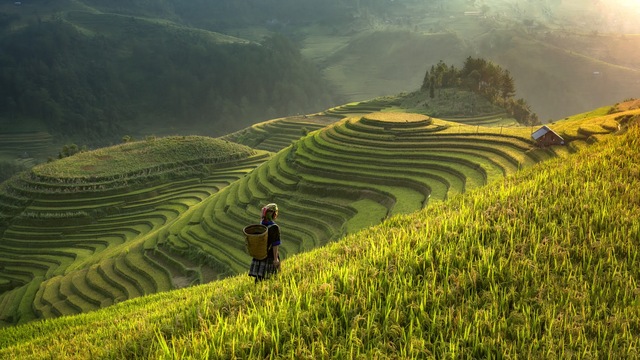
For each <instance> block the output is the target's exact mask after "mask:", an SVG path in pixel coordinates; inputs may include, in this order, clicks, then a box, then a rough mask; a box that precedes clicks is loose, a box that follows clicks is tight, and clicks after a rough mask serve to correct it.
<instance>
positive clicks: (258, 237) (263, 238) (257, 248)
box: [242, 224, 269, 260]
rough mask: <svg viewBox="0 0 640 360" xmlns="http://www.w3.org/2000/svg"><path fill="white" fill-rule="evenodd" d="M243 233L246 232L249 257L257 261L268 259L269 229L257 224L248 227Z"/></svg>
mask: <svg viewBox="0 0 640 360" xmlns="http://www.w3.org/2000/svg"><path fill="white" fill-rule="evenodd" d="M242 232H244V236H245V244H246V246H247V252H248V253H249V255H251V257H253V258H254V259H257V260H264V259H266V258H267V242H268V239H269V236H268V235H269V229H268V228H267V227H266V226H264V225H262V224H256V225H249V226H246V227H245V228H244V229H243V230H242Z"/></svg>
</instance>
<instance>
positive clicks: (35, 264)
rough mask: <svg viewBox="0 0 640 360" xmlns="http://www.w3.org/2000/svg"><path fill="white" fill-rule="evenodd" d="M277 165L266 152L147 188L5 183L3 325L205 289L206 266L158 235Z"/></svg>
mask: <svg viewBox="0 0 640 360" xmlns="http://www.w3.org/2000/svg"><path fill="white" fill-rule="evenodd" d="M268 158H269V153H267V152H257V153H256V154H255V155H253V156H249V157H246V158H244V159H236V160H234V161H231V162H228V163H218V164H215V165H207V166H208V168H209V170H208V171H207V172H206V174H204V173H203V174H201V175H200V176H197V177H196V176H191V177H187V178H182V179H176V180H170V181H161V182H158V181H153V177H151V178H150V179H149V180H148V184H146V185H144V184H143V185H140V184H136V182H135V181H132V183H131V184H127V182H126V181H112V182H107V181H105V182H104V183H101V184H99V183H87V181H78V182H75V181H73V180H69V179H67V180H64V181H62V180H60V179H58V180H56V179H55V178H53V177H51V178H48V177H42V176H34V175H30V176H29V175H25V176H22V177H21V178H14V179H13V180H12V181H8V182H6V183H5V184H4V189H3V191H2V192H0V193H1V194H2V197H0V215H2V220H3V221H2V224H1V225H0V320H1V321H3V322H6V323H15V322H18V321H20V322H24V321H28V320H31V319H34V318H40V317H44V318H47V317H54V316H60V315H69V314H76V313H81V312H86V311H91V310H95V309H98V308H101V307H104V306H108V305H110V304H113V303H116V302H120V301H123V300H126V299H130V298H133V297H137V296H141V295H145V294H151V293H156V292H159V291H166V290H170V289H173V288H176V287H183V286H187V285H190V284H192V283H194V282H201V281H202V280H203V275H202V274H203V273H204V274H205V275H204V277H205V278H206V280H211V276H212V275H211V273H212V271H211V269H208V268H206V265H205V266H201V265H199V264H196V263H194V262H192V261H191V260H190V259H188V258H186V257H185V256H183V255H181V254H178V253H172V252H170V251H163V250H161V249H157V247H156V243H155V241H154V238H153V234H155V233H157V232H158V231H160V230H161V229H163V228H164V227H165V226H167V225H168V224H171V223H172V222H174V221H176V220H177V219H179V218H180V215H182V214H183V213H185V212H187V211H188V210H189V209H191V208H192V207H194V206H195V205H196V204H198V203H200V202H202V201H203V200H204V199H206V198H208V197H210V196H211V195H213V194H215V193H217V192H218V191H220V190H221V189H223V188H225V187H226V186H228V185H229V184H231V183H234V182H235V181H237V180H238V179H240V178H242V177H243V176H245V175H246V174H248V173H249V172H251V171H252V170H253V169H254V168H255V167H256V166H258V165H259V164H261V163H262V162H264V161H265V160H267V159H268ZM192 165H193V164H192ZM137 182H138V183H139V182H142V181H137ZM171 264H173V265H171Z"/></svg>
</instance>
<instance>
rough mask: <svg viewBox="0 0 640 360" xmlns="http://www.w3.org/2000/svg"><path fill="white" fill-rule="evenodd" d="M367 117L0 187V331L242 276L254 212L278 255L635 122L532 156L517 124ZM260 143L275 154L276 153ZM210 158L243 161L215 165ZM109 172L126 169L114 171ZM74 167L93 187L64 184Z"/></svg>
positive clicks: (589, 126) (581, 131) (564, 127)
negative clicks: (266, 208)
mask: <svg viewBox="0 0 640 360" xmlns="http://www.w3.org/2000/svg"><path fill="white" fill-rule="evenodd" d="M370 105H371V104H369V105H366V106H363V105H362V104H354V105H352V106H348V107H347V108H346V109H345V110H344V112H343V113H342V114H341V115H337V113H336V114H333V115H332V116H330V117H329V116H326V115H312V116H309V117H307V118H305V117H299V118H295V119H291V118H288V119H277V120H274V121H270V122H266V123H262V124H258V125H256V126H254V127H252V128H251V129H248V130H247V131H246V132H244V133H242V132H239V133H236V134H232V135H233V136H232V137H233V138H234V139H236V140H238V141H240V140H245V141H248V140H251V141H253V140H255V137H254V138H253V140H252V138H251V137H252V134H256V133H264V134H267V135H268V136H264V137H263V138H262V140H261V142H260V143H259V144H258V145H262V147H263V148H265V149H271V151H277V150H278V149H280V148H282V149H283V150H281V151H279V152H278V153H277V154H275V155H274V154H273V153H272V152H270V151H254V150H251V149H248V148H246V147H241V148H242V149H237V148H235V147H237V146H240V145H237V144H233V143H229V142H224V141H221V142H220V143H219V145H220V146H221V147H220V148H214V149H212V152H211V154H213V155H212V156H213V157H217V158H220V159H226V160H221V161H220V162H218V163H216V162H215V161H213V163H212V157H210V156H206V159H203V160H202V161H204V163H203V164H198V161H200V160H198V156H199V155H198V153H200V152H201V149H208V147H207V146H209V145H206V142H207V141H208V140H207V141H203V140H202V139H199V140H196V141H198V143H197V144H193V145H192V144H190V140H188V139H184V138H180V139H177V140H175V141H176V144H181V145H180V146H183V147H182V148H180V149H181V151H184V152H186V155H188V156H192V157H193V158H189V159H190V160H188V161H184V162H177V163H171V162H170V163H163V164H159V165H154V166H153V168H154V169H155V170H154V171H155V172H154V171H150V170H149V169H145V168H143V167H141V166H143V165H144V163H146V161H145V162H142V163H141V164H136V163H133V164H132V163H131V160H129V161H127V160H126V159H127V158H126V154H127V153H129V154H130V155H131V154H134V155H133V156H134V157H135V158H138V157H140V156H143V155H144V156H151V157H153V156H152V155H153V154H152V153H151V152H150V151H147V150H145V147H144V146H142V145H140V144H137V145H135V146H132V147H130V148H122V149H121V150H123V151H122V153H117V154H116V153H112V154H110V155H108V156H107V155H105V154H103V153H99V152H96V153H94V154H86V156H83V157H78V160H77V161H75V162H73V163H69V164H67V163H64V162H60V163H58V164H54V165H52V167H51V168H48V170H47V171H49V172H48V173H47V174H48V175H45V174H40V175H33V174H32V175H24V176H22V177H14V178H13V179H12V180H11V181H8V182H5V183H4V184H3V185H2V189H1V191H0V219H2V222H0V236H1V237H0V325H1V324H2V323H8V324H13V323H18V322H26V321H29V320H33V319H36V318H49V317H57V316H61V315H68V314H77V313H81V312H86V311H91V310H95V309H98V308H101V307H105V306H109V305H111V304H114V303H118V302H120V301H123V300H126V299H130V298H133V297H138V296H142V295H146V294H151V293H155V292H160V291H167V290H170V289H175V288H179V287H184V286H189V285H191V284H195V283H202V282H208V281H211V280H215V279H220V278H224V277H227V276H231V275H235V274H239V273H244V272H246V271H247V269H248V266H249V262H250V260H251V259H250V258H249V256H248V255H247V254H246V252H245V249H244V236H243V234H242V229H243V228H244V227H245V226H246V225H249V224H253V223H257V222H258V221H259V213H260V208H261V207H262V206H263V205H264V204H266V203H268V202H277V203H278V205H279V206H280V208H281V215H280V217H279V219H278V223H279V224H280V225H281V231H282V234H283V240H284V243H283V246H282V254H283V255H284V257H287V256H288V255H291V254H294V253H298V252H303V251H306V250H309V249H312V248H315V247H318V246H322V245H324V244H326V243H328V242H331V241H334V240H337V239H339V238H341V237H343V236H344V235H345V234H347V233H353V232H355V231H357V230H360V229H363V228H366V227H369V226H371V225H375V224H377V223H379V222H380V221H381V220H383V219H385V218H387V217H389V216H391V215H394V214H399V213H409V212H413V211H415V210H418V209H421V208H424V207H425V206H427V205H428V204H429V203H431V202H437V201H442V200H444V199H446V198H448V197H449V196H451V195H455V194H458V193H462V192H465V191H467V190H470V189H473V188H476V187H479V186H483V185H485V184H487V183H489V182H491V181H493V180H495V179H498V178H501V177H503V176H505V175H508V174H512V173H514V172H516V171H518V170H519V169H521V168H523V167H527V166H530V165H533V164H535V163H537V162H539V161H543V160H545V159H548V158H551V157H554V156H565V155H566V154H567V153H568V152H572V151H574V150H576V149H579V148H581V147H583V146H588V144H589V141H594V140H597V137H598V136H602V134H604V133H607V132H611V131H614V130H615V129H617V127H616V124H617V123H618V121H622V120H624V119H626V118H623V117H624V116H637V115H638V114H637V113H632V114H631V113H630V114H626V113H625V114H626V115H625V114H612V115H606V116H604V117H600V118H598V119H596V120H594V121H590V122H585V121H583V120H580V121H578V120H576V121H566V122H562V123H558V124H554V127H555V128H556V129H557V130H558V132H559V133H561V134H562V135H563V136H566V137H567V138H568V139H569V140H570V144H569V146H567V147H551V148H546V149H541V148H538V147H536V146H535V144H534V143H533V141H532V139H531V129H530V128H529V127H515V126H513V127H511V126H496V125H495V124H493V123H491V122H489V123H488V125H489V126H483V125H480V124H478V123H473V125H465V124H461V123H458V122H451V121H445V120H440V119H434V118H430V117H428V116H426V115H422V114H415V113H396V112H391V111H389V109H388V108H387V107H385V106H382V107H383V108H384V110H385V111H386V112H372V111H373V108H374V107H373V106H370ZM378 105H380V104H378ZM639 111H640V110H639ZM349 114H351V115H349ZM337 117H345V118H344V119H342V120H338V119H337ZM621 119H622V120H621ZM485 120H486V119H485ZM303 129H304V131H303ZM587 133H588V134H589V136H590V139H591V140H589V141H587V139H586V138H585V136H586V134H587ZM304 134H306V135H304ZM276 137H280V138H286V141H283V142H280V143H277V142H276V141H275V138H276ZM214 140H215V141H220V140H217V139H214ZM267 140H270V141H267ZM152 146H155V149H156V151H158V152H159V153H160V154H173V153H175V151H174V149H173V148H172V147H171V146H175V144H174V145H171V144H167V143H165V142H162V141H157V142H154V144H153V145H152ZM203 146H204V147H203ZM222 149H229V151H232V152H234V151H238V150H241V151H240V152H245V154H252V155H246V156H244V157H242V158H238V157H235V156H230V157H229V156H226V155H225V151H227V150H224V151H223V150H222ZM125 150H126V151H125ZM133 150H135V152H134V151H133ZM92 158H93V159H95V160H91V159H92ZM159 158H161V159H164V158H165V157H164V156H159ZM116 159H117V160H118V161H123V162H126V163H127V166H128V168H127V170H126V171H124V170H121V169H120V171H124V172H123V173H122V174H119V173H118V170H119V168H118V167H117V166H114V165H113V163H114V161H115V160H116ZM107 160H111V161H107ZM91 161H93V162H91ZM172 161H178V158H176V159H174V160H172ZM73 164H75V166H76V167H79V168H81V169H76V168H73V167H71V165H73ZM88 164H89V165H90V164H93V165H91V168H92V169H93V171H95V172H99V173H100V174H102V175H100V176H84V177H78V176H80V174H82V171H79V170H82V169H84V168H86V167H87V166H89V165H88ZM193 167H197V168H198V169H199V170H198V171H196V172H194V171H193V170H194V168H193ZM189 169H190V170H189ZM205 170H206V171H205ZM56 173H57V174H58V176H57V177H56V176H53V174H56ZM169 173H174V174H183V175H182V177H178V178H168V177H167V174H169ZM73 174H76V175H73ZM184 174H191V175H184ZM194 174H198V175H194ZM63 175H64V176H63Z"/></svg>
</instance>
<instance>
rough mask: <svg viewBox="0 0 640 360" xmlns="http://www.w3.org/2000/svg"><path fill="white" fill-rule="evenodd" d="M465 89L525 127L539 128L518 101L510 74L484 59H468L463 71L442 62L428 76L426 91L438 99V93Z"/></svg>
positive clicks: (523, 101)
mask: <svg viewBox="0 0 640 360" xmlns="http://www.w3.org/2000/svg"><path fill="white" fill-rule="evenodd" d="M444 88H463V89H466V90H469V91H473V92H475V93H477V94H479V95H481V96H483V97H485V98H486V99H488V100H489V101H490V102H491V103H493V104H495V105H498V106H501V107H503V108H505V109H506V110H507V112H508V113H509V114H510V115H511V116H513V118H514V119H516V120H517V121H518V122H519V123H521V124H523V125H536V124H539V123H540V121H539V119H538V116H537V115H536V114H535V113H534V112H533V111H531V107H530V106H529V104H527V102H526V101H525V100H524V99H517V100H516V99H514V95H515V93H516V90H515V89H516V88H515V81H514V79H513V77H512V76H511V73H510V72H509V70H505V69H502V67H500V66H499V65H496V64H494V63H493V62H491V61H488V60H485V59H482V58H477V59H476V58H472V57H468V58H467V59H466V60H465V62H464V65H463V66H462V69H457V68H456V67H455V66H453V65H447V64H445V63H444V62H443V61H442V60H441V61H440V62H438V64H436V65H432V66H431V68H430V69H428V70H427V72H426V73H425V76H424V79H423V81H422V87H421V90H422V91H428V92H429V96H430V97H431V98H434V97H435V96H436V90H437V89H444Z"/></svg>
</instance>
